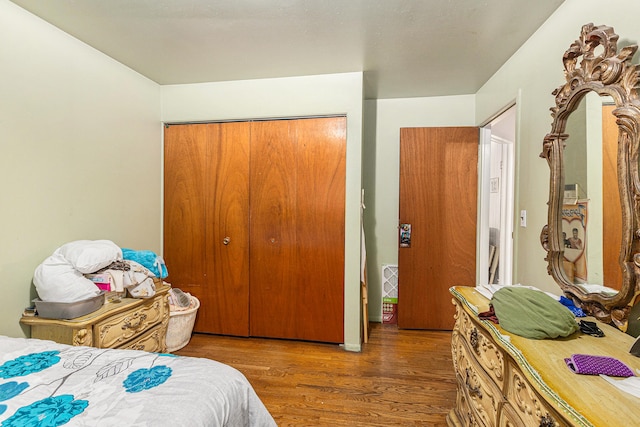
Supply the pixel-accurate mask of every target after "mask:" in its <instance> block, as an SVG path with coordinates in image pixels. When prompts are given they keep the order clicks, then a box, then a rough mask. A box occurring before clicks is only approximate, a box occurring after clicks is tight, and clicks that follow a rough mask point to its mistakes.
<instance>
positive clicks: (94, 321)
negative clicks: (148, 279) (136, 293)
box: [20, 284, 170, 352]
mask: <svg viewBox="0 0 640 427" xmlns="http://www.w3.org/2000/svg"><path fill="white" fill-rule="evenodd" d="M169 289H170V287H169V286H167V285H164V284H161V285H157V286H156V294H155V296H154V297H153V298H149V299H138V298H122V299H121V300H120V301H119V302H112V301H107V302H106V303H105V304H104V306H102V307H101V308H100V309H99V310H97V311H94V312H93V313H90V314H87V315H86V316H82V317H77V318H75V319H69V320H57V319H41V318H39V317H37V316H35V317H33V316H22V318H21V319H20V323H22V324H24V325H29V326H30V327H31V337H32V338H39V339H45V340H53V341H56V342H59V343H62V344H71V345H86V346H91V347H97V348H126V349H133V350H145V351H151V352H165V351H166V349H167V346H166V336H167V325H168V324H169V299H168V291H169Z"/></svg>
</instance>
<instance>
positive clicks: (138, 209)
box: [0, 0, 162, 336]
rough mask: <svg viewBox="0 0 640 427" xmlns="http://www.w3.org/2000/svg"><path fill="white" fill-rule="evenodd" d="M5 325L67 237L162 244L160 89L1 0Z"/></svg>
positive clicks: (18, 332) (0, 270)
mask: <svg viewBox="0 0 640 427" xmlns="http://www.w3.org/2000/svg"><path fill="white" fill-rule="evenodd" d="M0 40H2V42H1V43H0V64H2V65H1V66H0V99H1V100H2V101H0V153H1V154H0V207H1V208H0V236H1V243H0V277H2V285H0V286H1V289H2V297H3V298H2V304H3V309H2V310H0V334H4V335H9V336H23V335H26V334H28V332H29V331H28V328H26V329H24V328H22V327H21V326H20V325H19V323H18V321H19V318H20V315H21V314H22V310H23V308H24V307H26V306H28V305H29V304H30V301H31V299H32V298H34V297H35V293H34V290H33V286H32V282H31V281H32V277H33V272H34V270H35V268H36V267H37V266H38V264H40V263H41V262H42V261H43V260H44V259H45V258H46V257H47V256H49V255H50V254H51V253H52V252H53V251H54V250H55V249H56V248H57V247H59V246H60V245H62V244H64V243H66V242H68V241H72V240H76V239H111V240H113V241H114V242H116V243H117V244H119V245H121V246H125V247H133V248H139V249H151V250H156V251H158V250H160V249H161V240H160V210H161V201H160V186H159V184H158V183H159V182H160V177H161V175H160V148H161V133H162V129H161V125H160V89H159V86H158V85H157V84H155V83H153V82H152V81H150V80H148V79H146V78H144V77H142V76H140V75H139V74H137V73H135V72H133V71H132V70H130V69H129V68H126V67H125V66H123V65H121V64H120V63H118V62H116V61H114V60H112V59H111V58H109V57H107V56H105V55H104V54H102V53H100V52H98V51H96V50H95V49H93V48H91V47H88V46H87V45H85V44H83V43H81V42H79V41H78V40H76V39H74V38H73V37H71V36H69V35H68V34H66V33H64V32H62V31H60V30H58V29H57V28H55V27H53V26H51V25H49V24H47V23H45V22H44V21H42V20H40V19H39V18H37V17H35V16H33V15H31V14H30V13H28V12H26V11H25V10H23V9H21V8H19V7H18V6H16V5H15V4H13V3H10V2H9V1H7V0H0Z"/></svg>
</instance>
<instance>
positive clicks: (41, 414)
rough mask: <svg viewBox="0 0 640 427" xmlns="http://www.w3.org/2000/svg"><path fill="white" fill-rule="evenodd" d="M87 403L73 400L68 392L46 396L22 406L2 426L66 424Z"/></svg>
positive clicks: (87, 403) (53, 425)
mask: <svg viewBox="0 0 640 427" xmlns="http://www.w3.org/2000/svg"><path fill="white" fill-rule="evenodd" d="M88 405H89V402H87V401H86V400H75V399H74V398H73V396H71V395H70V394H63V395H62V396H53V397H47V398H45V399H42V400H39V401H37V402H34V403H32V404H31V405H29V406H23V407H22V408H20V409H18V410H17V411H16V413H15V414H13V415H12V416H11V417H9V418H7V419H6V420H4V421H3V422H2V424H1V425H2V427H24V426H38V427H57V426H61V425H64V424H66V423H67V422H69V420H70V419H71V418H73V417H75V416H76V415H78V414H80V413H81V412H82V411H84V410H85V408H86V407H87V406H88Z"/></svg>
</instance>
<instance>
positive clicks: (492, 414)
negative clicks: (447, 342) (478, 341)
mask: <svg viewBox="0 0 640 427" xmlns="http://www.w3.org/2000/svg"><path fill="white" fill-rule="evenodd" d="M454 334H455V332H454ZM452 343H453V345H454V347H453V348H452V352H453V358H454V360H455V362H454V363H455V365H456V378H457V381H458V395H459V394H460V392H463V393H464V394H465V396H464V398H463V399H464V400H465V401H466V402H464V403H465V406H468V407H469V411H468V412H469V415H468V416H466V415H465V416H464V418H466V419H467V422H469V424H471V425H475V424H476V423H479V424H480V425H486V426H495V425H496V424H497V422H498V413H499V410H500V408H501V407H502V404H503V402H504V397H503V395H502V392H501V391H500V389H499V388H498V387H497V386H496V384H495V382H494V381H493V380H492V379H491V378H490V377H489V376H488V375H487V374H486V373H485V372H484V370H483V369H482V368H481V367H480V365H479V364H478V362H477V361H476V359H475V357H474V355H473V352H472V351H471V350H470V349H469V348H468V347H467V344H466V342H465V341H464V340H462V339H452ZM459 398H460V397H459ZM459 403H461V402H459Z"/></svg>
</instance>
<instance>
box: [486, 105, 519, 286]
mask: <svg viewBox="0 0 640 427" xmlns="http://www.w3.org/2000/svg"><path fill="white" fill-rule="evenodd" d="M507 112H509V114H510V116H509V117H508V118H506V120H510V121H512V124H513V130H514V138H513V139H514V140H513V141H510V140H507V139H504V138H500V137H497V136H496V135H493V134H492V132H491V128H492V126H493V125H495V124H496V123H497V122H498V121H500V120H501V119H505V117H506V116H504V114H505V113H507ZM517 113H518V111H517V105H516V104H515V103H513V104H510V105H509V106H508V107H507V108H505V109H503V110H501V111H500V112H499V113H498V114H496V115H495V116H494V117H492V118H491V119H490V120H489V121H488V122H487V123H486V124H485V125H483V126H481V128H480V146H479V152H478V157H479V160H478V166H479V171H478V235H477V242H478V244H477V246H476V247H477V250H476V256H477V262H476V265H477V267H478V269H477V272H476V283H478V284H487V283H488V282H489V224H490V209H489V207H490V195H491V154H492V147H491V146H492V144H495V143H500V144H504V150H503V156H502V162H503V165H502V173H501V177H500V187H501V203H500V206H501V212H500V252H499V259H500V284H501V285H511V284H513V259H514V251H513V247H514V246H513V240H514V214H515V163H516V156H515V143H516V141H515V140H516V136H515V135H516V134H517V123H516V118H517ZM511 117H512V118H511Z"/></svg>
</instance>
